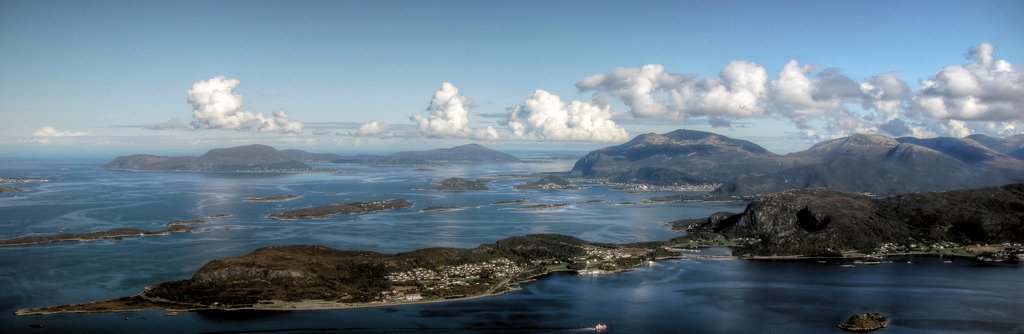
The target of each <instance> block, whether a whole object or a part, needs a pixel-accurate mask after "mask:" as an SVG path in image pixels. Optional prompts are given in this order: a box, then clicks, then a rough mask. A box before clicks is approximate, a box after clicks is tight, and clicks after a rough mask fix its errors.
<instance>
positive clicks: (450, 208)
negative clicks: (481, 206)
mask: <svg viewBox="0 0 1024 334" xmlns="http://www.w3.org/2000/svg"><path fill="white" fill-rule="evenodd" d="M468 208H474V206H456V205H446V206H431V207H426V208H423V209H420V212H449V211H461V210H465V209H468Z"/></svg>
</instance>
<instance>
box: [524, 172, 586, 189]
mask: <svg viewBox="0 0 1024 334" xmlns="http://www.w3.org/2000/svg"><path fill="white" fill-rule="evenodd" d="M515 188H516V189H520V190H524V189H543V190H571V189H580V187H579V186H574V185H572V184H571V183H569V181H568V180H566V179H564V178H561V177H558V176H554V175H548V176H545V177H543V178H541V179H540V180H537V181H535V182H530V183H524V184H517V185H515Z"/></svg>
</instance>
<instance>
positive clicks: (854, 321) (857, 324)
mask: <svg viewBox="0 0 1024 334" xmlns="http://www.w3.org/2000/svg"><path fill="white" fill-rule="evenodd" d="M888 326H889V318H888V317H886V316H885V315H882V314H881V313H876V312H868V313H861V314H857V315H854V316H852V317H850V319H849V320H846V322H841V323H837V324H836V327H839V328H842V329H845V330H848V331H851V332H870V331H874V330H879V329H882V328H885V327H888Z"/></svg>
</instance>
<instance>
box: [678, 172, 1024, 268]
mask: <svg viewBox="0 0 1024 334" xmlns="http://www.w3.org/2000/svg"><path fill="white" fill-rule="evenodd" d="M672 226H673V227H674V228H675V229H677V230H682V231H686V232H688V234H687V235H686V236H683V237H680V238H676V239H673V240H672V241H670V243H674V244H677V245H680V246H682V247H699V246H731V247H735V248H734V252H733V253H734V254H737V255H744V256H754V257H772V256H789V257H808V256H810V257H844V256H854V257H856V256H864V255H891V254H908V253H909V254H940V253H942V254H947V255H964V256H983V257H987V258H994V259H997V260H996V261H1003V260H1008V261H1016V260H1019V258H1020V257H1021V256H1024V247H1022V246H1021V244H1022V243H1024V184H1020V183H1017V184H1010V185H1005V186H1000V187H989V188H980V189H972V190H960V191H948V192H931V193H914V194H904V195H896V196H890V197H882V198H876V197H871V196H866V195H859V194H851V193H843V192H839V191H835V190H829V189H804V190H796V191H788V192H783V193H778V194H773V195H770V196H766V197H763V198H761V199H758V200H756V201H754V202H752V203H750V205H748V206H747V208H746V210H744V211H743V212H742V213H729V212H719V213H715V214H713V215H711V216H710V217H708V218H705V219H691V220H681V221H676V222H673V223H672ZM978 245H981V246H978ZM1000 254H1001V255H1000Z"/></svg>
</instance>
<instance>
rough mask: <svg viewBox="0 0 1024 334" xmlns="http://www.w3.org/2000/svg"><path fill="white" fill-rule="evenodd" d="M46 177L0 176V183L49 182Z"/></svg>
mask: <svg viewBox="0 0 1024 334" xmlns="http://www.w3.org/2000/svg"><path fill="white" fill-rule="evenodd" d="M49 181H50V180H47V179H37V178H27V177H0V183H41V182H49Z"/></svg>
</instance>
